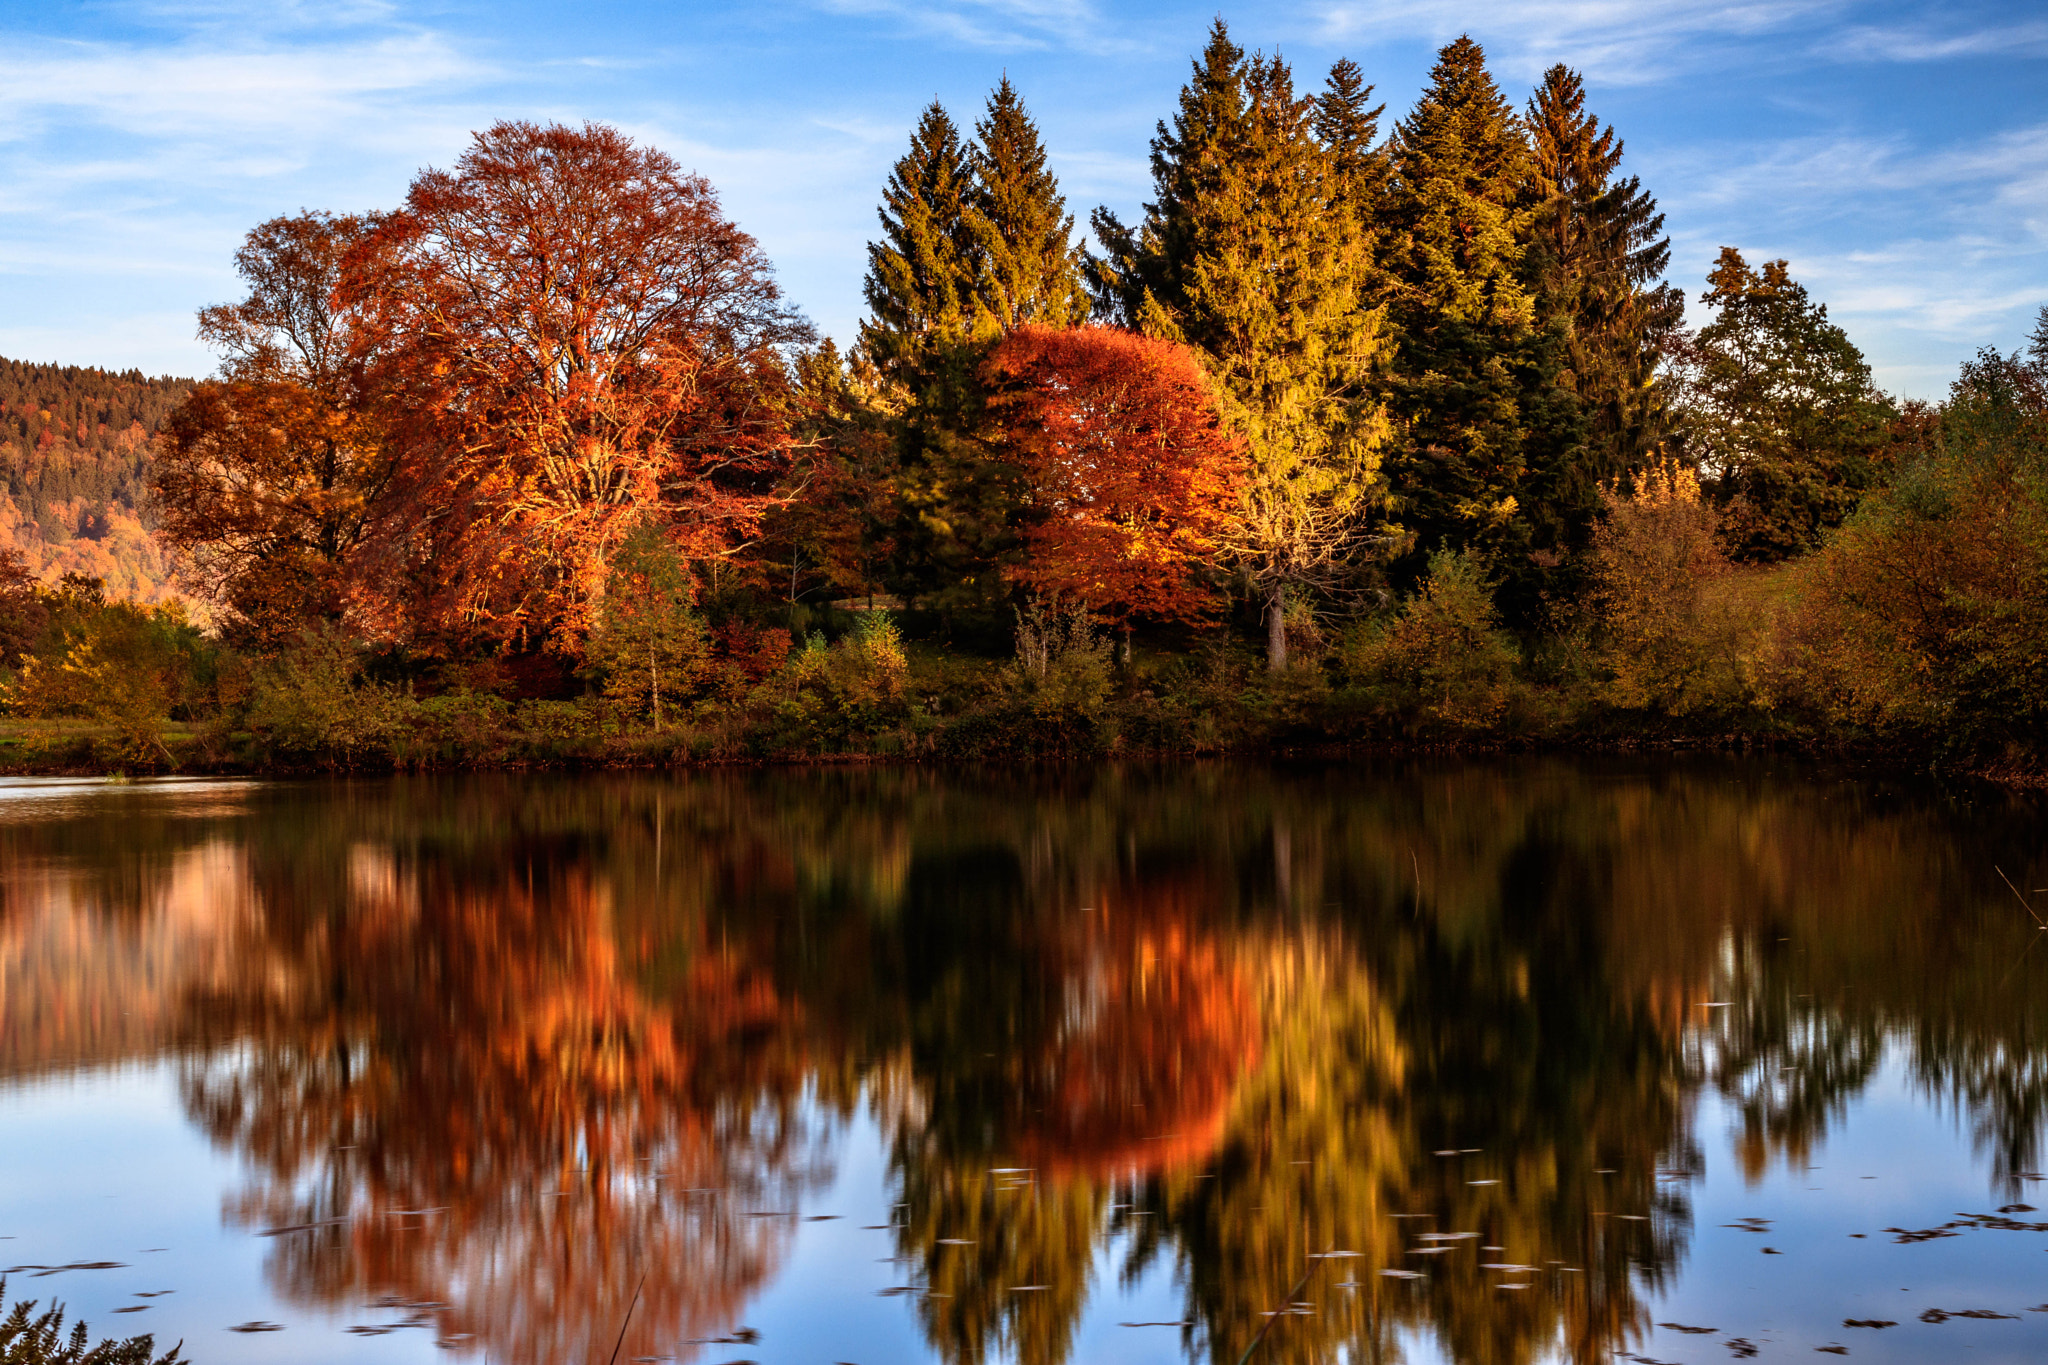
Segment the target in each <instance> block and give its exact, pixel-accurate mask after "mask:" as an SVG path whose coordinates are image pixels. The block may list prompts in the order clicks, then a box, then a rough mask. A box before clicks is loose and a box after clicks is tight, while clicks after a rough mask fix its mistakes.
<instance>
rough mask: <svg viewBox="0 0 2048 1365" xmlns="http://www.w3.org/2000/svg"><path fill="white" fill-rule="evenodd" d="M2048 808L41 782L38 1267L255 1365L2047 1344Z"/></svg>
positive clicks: (1452, 1357)
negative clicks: (2047, 840) (2047, 920)
mask: <svg viewBox="0 0 2048 1365" xmlns="http://www.w3.org/2000/svg"><path fill="white" fill-rule="evenodd" d="M2044 830H2048V822H2044V812H2043V810H2042V809H2041V808H2040V807H2038V806H2037V805H2035V804H2032V803H2030V802H2027V801H2024V800H2020V799H2016V798H2009V797H2002V796H1996V795H1987V794H1984V793H1966V794H1961V795H1958V794H1955V793H1946V794H1944V793H1939V792H1935V791H1933V790H1931V789H1915V788H1913V787H1911V786H1902V785H1898V784H1891V783H1883V782H1875V781H1871V780H1868V779H1849V778H1842V777H1839V776H1830V775H1826V774H1822V773H1818V772H1815V771H1813V770H1809V769H1801V768H1796V767H1787V766H1780V765H1769V764H1749V765H1736V764H1700V765H1688V766H1676V767H1674V766H1671V765H1662V766H1656V767H1641V768H1631V767H1616V766H1598V765H1591V766H1589V765H1571V764H1562V763H1552V762H1537V761H1530V762H1515V763H1498V764H1448V763H1446V764H1421V765H1386V766H1380V767H1350V768H1343V769H1334V768H1317V769H1289V770H1273V769H1267V768H1254V767H1240V766H1228V765H1215V766H1198V767H1184V768H1167V769H1130V770H1115V769H1104V770H1100V771H1095V772H1091V773H1087V774H1075V775H1064V776H1039V777H1016V776H1009V777H993V776H974V775H964V774H935V773H929V772H912V771H883V772H797V773H787V772H769V773H742V774H713V775H708V776H701V777H688V778H676V779H664V778H654V777H619V778H609V777H607V778H558V777H531V778H527V777H498V778H479V779H464V780H393V781H381V782H353V783H338V782H337V783H327V784H263V783H204V782H172V783H164V784H142V785H135V786H100V785H95V784H79V783H33V782H31V783H15V784H11V785H7V786H4V787H0V1239H4V1240H0V1269H5V1268H7V1267H17V1268H16V1269H14V1270H13V1272H12V1274H11V1276H10V1279H9V1285H8V1289H9V1294H10V1296H11V1297H15V1298H19V1297H25V1296H35V1297H39V1298H48V1297H50V1296H52V1295H55V1296H58V1297H61V1298H63V1299H64V1300H65V1301H66V1302H67V1304H68V1305H69V1307H70V1309H71V1310H72V1311H73V1312H74V1313H75V1314H78V1315H82V1316H84V1317H85V1318H87V1319H88V1320H90V1322H91V1323H92V1326H93V1328H94V1329H95V1331H96V1333H97V1332H102V1331H104V1332H120V1333H121V1334H124V1335H125V1334H128V1333H133V1332H141V1331H150V1332H153V1333H155V1334H156V1336H157V1338H158V1341H159V1345H160V1346H165V1345H168V1344H170V1343H171V1342H172V1341H175V1340H178V1339H180V1338H182V1339H183V1340H184V1341H185V1343H186V1353H187V1355H188V1356H190V1357H192V1358H193V1359H194V1360H196V1361H199V1362H202V1363H204V1362H216V1361H221V1362H224V1361H276V1360H306V1361H363V1362H400V1361H418V1360H429V1359H436V1360H445V1359H448V1358H450V1357H451V1356H452V1357H454V1358H458V1359H473V1360H478V1361H483V1360H489V1361H499V1362H506V1363H507V1365H514V1363H515V1362H516V1363H519V1365H525V1363H526V1362H532V1363H534V1365H554V1363H555V1362H565V1363H566V1362H577V1363H581V1362H601V1361H606V1360H608V1359H610V1358H611V1355H612V1352H613V1349H614V1346H615V1344H616V1343H619V1341H620V1329H621V1324H622V1323H623V1324H625V1330H624V1338H623V1344H622V1345H621V1346H620V1347H619V1350H618V1359H619V1360H621V1361H625V1360H681V1361H696V1362H703V1363H704V1365H721V1363H722V1362H727V1361H736V1360H752V1361H759V1362H762V1363H763V1365H768V1363H769V1362H790V1363H792V1365H793V1363H795V1362H806V1363H808V1362H832V1361H851V1362H857V1363H858V1365H882V1363H884V1362H895V1361H927V1360H929V1361H946V1362H981V1361H996V1360H1016V1361H1022V1362H1030V1363H1031V1365H1038V1363H1039V1362H1060V1361H1116V1362H1124V1361H1133V1362H1148V1361H1156V1362H1172V1361H1182V1360H1189V1361H1195V1360H1199V1361H1215V1362H1223V1363H1225V1365H1228V1362H1235V1361H1238V1360H1240V1359H1241V1358H1242V1357H1243V1356H1244V1355H1245V1353H1246V1351H1247V1348H1253V1349H1252V1351H1251V1359H1252V1360H1254V1361H1260V1362H1265V1361H1271V1362H1281V1361H1295V1362H1314V1361H1339V1360H1347V1361H1397V1360H1398V1361H1404V1362H1411V1363H1412V1365H1426V1363H1427V1362H1435V1361H1460V1362H1484V1363H1485V1365H1494V1363H1496V1362H1497V1363H1499V1365H1509V1363H1510V1362H1525V1361H1531V1362H1533V1361H1541V1360H1571V1361H1583V1362H1590V1361H1607V1360H1613V1359H1617V1358H1619V1359H1625V1360H1626V1359H1633V1360H1636V1361H1686V1362H1695V1361H1709V1360H1729V1359H1750V1358H1754V1359H1758V1360H1769V1359H1776V1360H1786V1359H1799V1360H1813V1359H1814V1358H1815V1354H1816V1352H1827V1353H1830V1354H1848V1355H1852V1356H1854V1357H1856V1358H1859V1359H1865V1360H1876V1361H1886V1360H1889V1361H1935V1360H1973V1361H2022V1360H2038V1359H2042V1358H2044V1357H2048V1255H2044V1252H2048V1184H2044V1183H2043V1177H2044V1174H2048V1173H2044V1172H2042V1171H2040V1170H2039V1169H2038V1168H2039V1167H2040V1166H2042V1165H2043V1164H2044V1162H2048V1156H2044V1154H2043V1153H2042V1150H2041V1142H2042V1136H2043V1130H2044V1125H2048V948H2043V947H2040V946H2039V943H2038V940H2039V939H2041V938H2044V937H2048V932H2044V931H2043V929H2042V928H2041V926H2040V922H2039V921H2038V920H2037V919H2036V918H2035V912H2036V911H2039V912H2041V914H2042V915H2044V916H2048V892H2042V893H2039V894H2037V892H2036V888H2043V887H2048V846H2044V841H2043V839H2042V835H2043V832H2044ZM2001 872H2002V873H2003V874H2004V877H2009V878H2010V879H2011V881H2012V883H2013V886H2012V887H2008V886H2007V885H2006V884H2005V881H2004V879H2003V878H2002V877H2001V875H2000V874H2001ZM2037 1201H2038V1202H2039V1203H2040V1204H2041V1205H2042V1206H2043V1208H2042V1209H2041V1210H2040V1211H2037V1210H2036V1209H2035V1208H2033V1207H2031V1205H2033V1204H2035V1203H2036V1202H2037ZM96 1263H112V1264H97V1265H96ZM124 1310H125V1311H124ZM1877 1324H1886V1325H1877ZM237 1328H240V1329H244V1330H234V1329H237Z"/></svg>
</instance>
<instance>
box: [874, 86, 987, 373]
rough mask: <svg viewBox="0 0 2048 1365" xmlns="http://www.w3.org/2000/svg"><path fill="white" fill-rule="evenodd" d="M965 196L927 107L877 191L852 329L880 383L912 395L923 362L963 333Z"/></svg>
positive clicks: (963, 181) (924, 369) (970, 310)
mask: <svg viewBox="0 0 2048 1365" xmlns="http://www.w3.org/2000/svg"><path fill="white" fill-rule="evenodd" d="M972 193H973V179H972V171H971V169H970V167H969V164H968V155H967V150H966V148H964V147H963V146H961V143H960V134H959V131H958V130H957V129H956V128H955V127H954V126H953V120H952V118H951V117H950V116H949V115H948V114H947V113H946V111H945V109H944V107H943V106H941V105H940V104H939V102H938V101H937V100H934V101H932V103H931V106H930V107H929V108H927V109H926V110H925V111H924V115H923V117H922V118H920V119H919V120H918V123H917V130H916V131H915V132H913V133H912V134H911V137H910V150H909V151H908V152H906V153H904V155H903V157H902V159H900V160H899V161H897V163H896V167H895V170H894V171H892V172H891V174H890V176H889V184H888V187H887V188H886V189H885V190H884V191H883V194H882V207H881V210H880V215H881V220H882V240H881V241H880V242H870V243H869V244H868V274H867V280H866V282H865V292H866V295H867V302H868V309H869V313H870V317H869V319H868V321H866V322H864V323H862V324H861V329H860V340H861V349H862V350H863V351H864V352H866V354H867V356H868V358H869V359H870V360H871V361H872V362H873V363H874V365H875V366H876V368H877V369H879V370H880V371H881V372H882V374H883V375H885V376H886V377H887V378H889V379H893V380H897V381H899V382H905V383H909V384H912V385H913V386H919V385H921V384H922V383H923V382H924V381H926V380H928V379H929V377H930V375H929V369H930V367H931V364H932V360H933V352H934V351H935V350H943V348H945V347H946V346H948V345H950V344H952V343H956V342H959V341H962V340H964V339H966V338H967V337H968V336H969V335H970V334H971V332H972V330H973V326H974V287H975V274H976V272H975V267H974V235H973V233H972V231H971V230H970V229H969V227H968V225H967V219H966V208H967V202H968V199H969V197H970V196H971V194H972Z"/></svg>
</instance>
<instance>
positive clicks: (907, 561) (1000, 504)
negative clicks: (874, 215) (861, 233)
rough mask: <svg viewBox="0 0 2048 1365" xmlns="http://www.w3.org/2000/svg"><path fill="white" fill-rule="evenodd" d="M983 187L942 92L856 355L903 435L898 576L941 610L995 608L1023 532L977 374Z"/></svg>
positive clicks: (883, 244) (891, 206) (916, 151)
mask: <svg viewBox="0 0 2048 1365" xmlns="http://www.w3.org/2000/svg"><path fill="white" fill-rule="evenodd" d="M975 193H976V186H975V182H974V173H973V164H972V158H971V154H970V152H969V149H968V148H967V147H965V146H964V145H962V143H961V141H960V136H959V133H958V131H957V130H956V128H955V127H954V124H953V120H952V119H951V117H949V116H948V115H947V113H946V111H945V109H944V108H943V107H941V106H940V105H939V104H938V102H937V101H934V102H933V103H932V104H931V106H930V107H929V108H927V109H926V110H925V111H924V114H923V116H922V117H921V118H920V119H919V120H918V124H917V128H916V130H915V131H914V132H913V133H912V134H911V139H910V149H909V151H908V152H906V153H905V154H904V156H903V157H902V159H901V160H899V161H898V162H897V163H896V167H895V170H894V171H893V173H892V174H891V175H890V177H889V182H888V186H887V188H886V189H885V190H884V192H883V198H882V207H881V220H882V240H881V241H880V242H875V243H871V244H870V245H869V247H868V276H867V282H866V292H867V299H868V309H869V316H868V319H867V320H866V321H865V322H863V323H862V324H861V340H860V351H861V355H860V357H858V359H860V360H863V361H865V362H866V363H868V364H871V365H872V366H873V368H874V370H875V372H876V374H877V376H878V377H879V378H880V379H881V381H882V383H883V390H882V392H881V394H879V395H878V398H879V399H880V401H882V402H883V403H884V404H885V405H886V406H887V408H888V409H889V410H890V411H891V421H890V424H889V425H890V427H891V428H892V430H893V433H894V442H893V444H894V446H895V454H896V459H895V468H894V470H893V472H892V476H891V479H890V483H891V492H892V498H891V502H892V504H893V507H894V513H893V516H892V518H891V521H892V525H891V527H890V530H889V533H888V539H889V540H890V542H891V543H892V546H893V550H894V553H893V556H892V559H893V572H892V573H891V574H890V576H889V579H888V583H889V586H890V587H891V588H892V589H894V590H895V591H897V592H899V593H901V594H903V595H904V596H905V597H908V598H915V599H918V600H919V601H921V602H922V603H923V604H924V605H927V606H931V607H935V608H939V609H943V610H951V609H957V608H962V607H965V608H968V609H972V608H975V607H981V606H987V605H988V604H989V603H990V602H991V601H992V600H993V599H994V597H995V596H996V595H997V594H999V593H1000V591H1001V578H1000V571H999V561H1000V560H1001V558H1002V556H1003V555H1004V554H1005V553H1008V552H1010V551H1012V550H1013V549H1014V542H1015V536H1014V535H1013V534H1012V533H1011V531H1010V527H1009V521H1010V513H1011V511H1012V510H1013V509H1014V507H1015V506H1016V502H1017V497H1018V490H1017V477H1016V471H1015V470H1014V469H1011V468H1010V467H1009V466H1007V465H1005V464H1004V463H1003V462H1002V461H1001V460H999V459H997V458H996V452H995V451H993V450H992V449H991V447H990V445H989V442H988V440H987V439H986V436H987V433H986V430H985V428H986V426H987V422H986V415H985V413H984V412H983V405H982V402H981V394H980V391H979V386H978V384H977V381H976V378H975V371H976V368H977V365H978V362H979V359H980V356H981V353H982V351H983V350H984V349H985V348H986V345H987V342H988V340H989V331H990V328H989V326H988V323H987V320H986V317H985V315H984V310H983V309H982V307H981V305H980V302H979V299H978V295H977V286H978V283H979V279H980V275H981V266H980V251H979V248H978V245H977V241H976V232H975V221H974V220H975V213H974V206H973V200H974V197H975Z"/></svg>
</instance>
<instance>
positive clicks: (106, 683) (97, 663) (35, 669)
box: [6, 601, 216, 763]
mask: <svg viewBox="0 0 2048 1365" xmlns="http://www.w3.org/2000/svg"><path fill="white" fill-rule="evenodd" d="M215 652H216V651H215V649H214V647H213V646H212V645H210V643H209V642H208V641H207V640H206V639H205V638H204V637H203V636H202V635H201V634H200V633H199V630H198V628H197V627H195V626H193V625H192V624H191V622H189V621H187V620H186V619H185V613H184V608H183V607H182V606H181V605H179V604H176V603H173V604H170V605H168V606H159V607H146V606H141V605H139V604H136V603H130V602H111V603H110V602H100V601H91V602H80V603H76V604H74V605H73V606H72V607H71V608H70V609H68V610H64V611H62V612H61V613H59V614H58V617H57V620H56V621H55V623H54V624H53V627H52V635H51V638H48V639H46V641H45V642H44V643H43V645H42V646H41V648H40V649H39V650H38V652H37V654H36V655H35V656H33V657H30V658H25V659H23V660H22V662H21V668H20V670H19V672H18V673H16V675H15V677H14V679H13V681H12V682H11V683H10V684H8V686H7V692H6V700H7V702H8V705H9V706H10V707H11V708H12V709H13V710H14V711H15V712H16V713H17V714H20V715H24V716H35V717H44V718H54V717H78V718H80V719H84V720H88V721H92V722H95V723H97V724H101V725H105V726H108V727H110V728H111V729H112V730H113V731H114V735H115V738H114V741H113V745H112V753H111V755H110V756H111V757H114V758H116V759H118V760H124V761H129V762H156V761H159V760H161V761H163V762H166V763H169V762H172V761H174V760H173V759H172V755H171V752H170V750H169V749H168V748H166V747H165V746H164V741H163V733H164V726H165V724H166V723H167V722H168V721H169V720H170V719H171V717H172V715H173V714H174V713H176V712H179V711H182V710H184V709H185V707H186V705H187V703H188V702H189V701H190V700H191V699H192V698H193V697H194V696H195V695H196V694H198V693H199V692H200V691H201V690H202V688H203V687H204V685H205V682H206V681H207V675H208V674H209V673H210V672H211V671H212V668H213V665H214V662H215V660H214V658H213V655H214V654H215Z"/></svg>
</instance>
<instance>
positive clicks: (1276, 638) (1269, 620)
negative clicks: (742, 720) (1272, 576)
mask: <svg viewBox="0 0 2048 1365" xmlns="http://www.w3.org/2000/svg"><path fill="white" fill-rule="evenodd" d="M1266 667H1267V668H1269V669H1271V670H1272V671H1273V672H1275V673H1278V672H1279V671H1280V670H1281V669H1283V668H1285V667H1287V589H1286V588H1285V587H1284V586H1282V585H1280V584H1277V583H1276V584H1274V585H1273V590H1272V591H1271V592H1270V593H1268V594H1267V595H1266Z"/></svg>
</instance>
